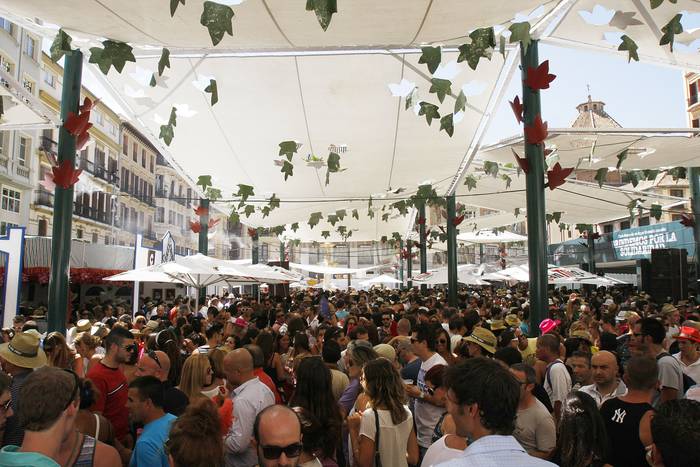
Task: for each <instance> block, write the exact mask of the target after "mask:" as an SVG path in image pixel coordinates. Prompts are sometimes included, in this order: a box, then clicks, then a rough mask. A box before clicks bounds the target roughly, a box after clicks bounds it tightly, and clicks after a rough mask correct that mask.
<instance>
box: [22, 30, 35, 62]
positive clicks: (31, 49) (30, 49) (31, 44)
mask: <svg viewBox="0 0 700 467" xmlns="http://www.w3.org/2000/svg"><path fill="white" fill-rule="evenodd" d="M35 52H36V39H34V38H33V37H32V36H29V35H27V41H26V42H25V43H24V53H25V54H27V55H28V56H29V57H31V58H32V59H34V53H35Z"/></svg>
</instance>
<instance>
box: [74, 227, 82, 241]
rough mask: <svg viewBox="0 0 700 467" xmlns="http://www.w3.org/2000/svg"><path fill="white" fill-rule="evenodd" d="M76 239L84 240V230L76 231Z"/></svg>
mask: <svg viewBox="0 0 700 467" xmlns="http://www.w3.org/2000/svg"><path fill="white" fill-rule="evenodd" d="M75 238H77V239H82V238H83V229H77V230H76V231H75Z"/></svg>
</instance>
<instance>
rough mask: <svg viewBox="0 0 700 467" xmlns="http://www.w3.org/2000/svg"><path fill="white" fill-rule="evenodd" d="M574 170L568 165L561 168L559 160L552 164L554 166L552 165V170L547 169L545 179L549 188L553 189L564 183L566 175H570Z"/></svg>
mask: <svg viewBox="0 0 700 467" xmlns="http://www.w3.org/2000/svg"><path fill="white" fill-rule="evenodd" d="M573 171H574V168H573V167H569V168H566V169H563V168H562V167H561V165H560V164H559V162H557V163H556V164H554V167H552V170H548V171H547V180H548V181H549V189H550V190H554V189H555V188H556V187H558V186H561V185H563V184H564V183H566V177H568V176H569V175H571V172H573Z"/></svg>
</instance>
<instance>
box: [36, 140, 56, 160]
mask: <svg viewBox="0 0 700 467" xmlns="http://www.w3.org/2000/svg"><path fill="white" fill-rule="evenodd" d="M39 150H41V151H44V152H45V153H47V154H51V155H52V156H54V157H58V143H57V142H56V141H54V140H52V139H51V138H48V137H46V136H42V137H41V143H40V144H39Z"/></svg>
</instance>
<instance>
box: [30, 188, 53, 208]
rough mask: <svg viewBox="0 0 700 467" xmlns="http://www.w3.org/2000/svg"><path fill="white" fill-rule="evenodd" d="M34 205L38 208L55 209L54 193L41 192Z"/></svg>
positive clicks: (37, 195)
mask: <svg viewBox="0 0 700 467" xmlns="http://www.w3.org/2000/svg"><path fill="white" fill-rule="evenodd" d="M34 204H36V205H38V206H46V207H49V208H52V207H53V193H51V192H48V191H46V190H39V191H37V192H36V195H35V197H34Z"/></svg>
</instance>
